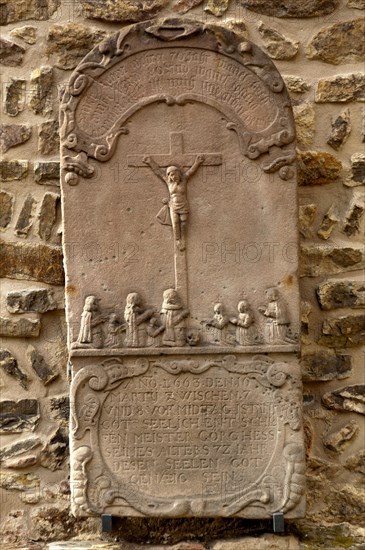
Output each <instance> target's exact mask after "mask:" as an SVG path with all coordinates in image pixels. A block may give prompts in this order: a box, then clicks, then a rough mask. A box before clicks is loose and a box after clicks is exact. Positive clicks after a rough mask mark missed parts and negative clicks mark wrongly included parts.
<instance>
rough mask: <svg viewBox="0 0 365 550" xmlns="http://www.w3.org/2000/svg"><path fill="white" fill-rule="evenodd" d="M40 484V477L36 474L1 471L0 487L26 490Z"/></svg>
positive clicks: (10, 489) (9, 489)
mask: <svg viewBox="0 0 365 550" xmlns="http://www.w3.org/2000/svg"><path fill="white" fill-rule="evenodd" d="M39 485H40V478H39V476H38V475H35V474H29V473H26V474H23V473H21V474H15V473H10V472H5V471H3V472H0V487H2V488H3V489H7V490H8V491H26V490H27V489H35V488H38V487H39Z"/></svg>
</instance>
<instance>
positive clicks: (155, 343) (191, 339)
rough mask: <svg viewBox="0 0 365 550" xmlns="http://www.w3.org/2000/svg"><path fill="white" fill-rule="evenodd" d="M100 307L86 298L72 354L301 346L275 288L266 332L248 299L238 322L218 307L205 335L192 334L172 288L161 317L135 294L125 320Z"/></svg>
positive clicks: (128, 303) (263, 310) (241, 304)
mask: <svg viewBox="0 0 365 550" xmlns="http://www.w3.org/2000/svg"><path fill="white" fill-rule="evenodd" d="M99 302H100V299H99V298H97V297H96V296H87V297H86V299H85V304H84V308H83V312H82V314H81V326H80V331H79V335H78V338H77V340H76V342H74V343H73V347H74V348H104V347H106V348H122V347H123V348H141V347H160V346H169V347H181V346H185V345H189V346H199V345H221V346H227V345H230V346H252V345H259V344H271V345H273V344H274V345H275V344H293V343H295V342H296V340H297V337H296V335H293V334H292V332H291V329H290V320H289V317H288V313H287V308H286V305H285V303H284V300H283V299H282V297H281V296H280V293H279V291H278V289H277V288H276V287H272V288H269V289H267V290H266V303H265V305H263V306H262V307H259V308H258V311H259V313H260V314H261V315H262V316H263V317H262V319H264V322H263V326H262V327H258V324H257V322H256V319H255V315H254V313H253V311H252V309H251V307H250V305H249V303H248V300H247V299H243V300H241V301H240V302H239V303H238V306H237V309H238V312H237V314H236V315H235V316H229V315H227V313H226V311H225V308H224V306H223V304H222V303H216V304H215V305H214V308H213V317H212V318H211V319H210V320H206V321H202V322H201V325H202V328H201V329H196V328H189V326H188V322H187V319H188V317H189V310H188V309H187V308H185V307H184V305H183V303H182V301H181V298H180V296H179V293H178V292H177V291H176V290H175V289H173V288H169V289H167V290H165V291H164V293H163V302H162V308H161V310H160V312H156V309H155V308H152V307H148V306H144V305H143V303H142V300H141V297H140V296H139V294H138V293H137V292H131V293H130V294H128V296H127V299H126V305H125V309H124V316H123V315H121V314H118V313H115V312H109V313H103V312H102V311H101V309H100V305H99ZM234 329H235V330H234Z"/></svg>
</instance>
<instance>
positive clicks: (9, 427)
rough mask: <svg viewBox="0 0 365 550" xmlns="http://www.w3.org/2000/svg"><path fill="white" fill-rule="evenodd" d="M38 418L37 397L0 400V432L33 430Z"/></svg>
mask: <svg viewBox="0 0 365 550" xmlns="http://www.w3.org/2000/svg"><path fill="white" fill-rule="evenodd" d="M39 418H40V413H39V403H38V400H37V399H21V400H20V401H10V400H4V401H0V433H21V432H24V431H33V430H34V429H35V428H36V426H37V423H38V421H39Z"/></svg>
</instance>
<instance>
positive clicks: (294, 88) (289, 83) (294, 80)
mask: <svg viewBox="0 0 365 550" xmlns="http://www.w3.org/2000/svg"><path fill="white" fill-rule="evenodd" d="M283 78H284V81H285V84H286V87H287V88H288V90H289V92H293V93H295V94H303V93H304V92H308V90H309V89H310V84H308V82H306V81H305V80H304V78H302V77H301V76H296V75H283Z"/></svg>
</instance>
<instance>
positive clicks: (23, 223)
mask: <svg viewBox="0 0 365 550" xmlns="http://www.w3.org/2000/svg"><path fill="white" fill-rule="evenodd" d="M36 204H37V203H36V201H35V199H34V198H33V196H32V195H31V194H30V193H28V195H27V196H26V198H25V200H24V202H23V206H22V209H21V211H20V214H19V216H18V219H17V222H16V225H15V229H14V233H15V235H17V237H26V236H27V235H28V233H29V231H30V229H31V227H32V225H33V217H34V210H35V206H36Z"/></svg>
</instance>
